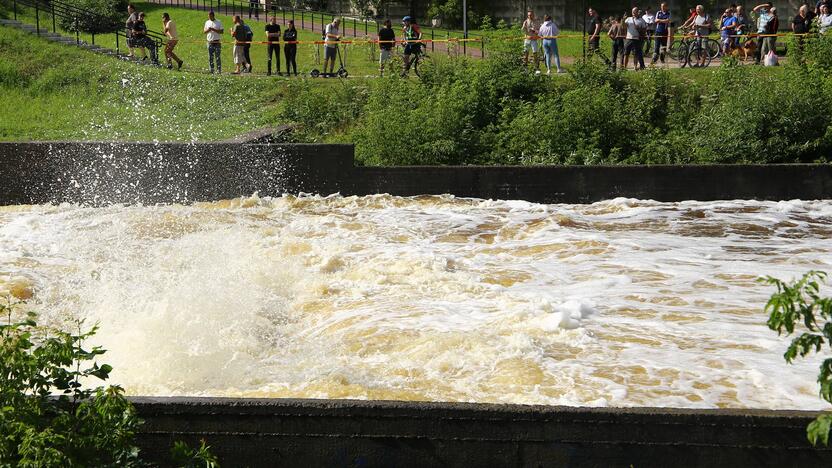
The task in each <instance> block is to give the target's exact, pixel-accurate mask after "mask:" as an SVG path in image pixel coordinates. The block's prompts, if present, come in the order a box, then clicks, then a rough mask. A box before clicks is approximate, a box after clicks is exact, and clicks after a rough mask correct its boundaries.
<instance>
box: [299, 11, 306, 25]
mask: <svg viewBox="0 0 832 468" xmlns="http://www.w3.org/2000/svg"><path fill="white" fill-rule="evenodd" d="M300 28H301V29H306V26H304V24H303V10H301V11H300Z"/></svg>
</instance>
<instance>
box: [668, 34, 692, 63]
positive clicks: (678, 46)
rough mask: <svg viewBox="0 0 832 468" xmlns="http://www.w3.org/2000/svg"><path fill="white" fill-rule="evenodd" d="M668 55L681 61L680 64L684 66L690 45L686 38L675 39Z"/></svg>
mask: <svg viewBox="0 0 832 468" xmlns="http://www.w3.org/2000/svg"><path fill="white" fill-rule="evenodd" d="M667 56H668V57H670V58H671V59H673V60H675V61H677V62H679V66H680V67H681V68H684V67H685V65H687V61H688V45H687V42H685V41H684V40H679V41H673V42H672V43H671V44H670V47H669V48H668V49H667Z"/></svg>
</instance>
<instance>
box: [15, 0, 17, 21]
mask: <svg viewBox="0 0 832 468" xmlns="http://www.w3.org/2000/svg"><path fill="white" fill-rule="evenodd" d="M14 20H15V21H17V0H14Z"/></svg>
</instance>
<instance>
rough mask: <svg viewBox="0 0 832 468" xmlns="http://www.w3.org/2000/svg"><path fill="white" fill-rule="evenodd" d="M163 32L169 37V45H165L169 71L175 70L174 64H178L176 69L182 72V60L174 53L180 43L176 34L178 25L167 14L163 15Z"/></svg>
mask: <svg viewBox="0 0 832 468" xmlns="http://www.w3.org/2000/svg"><path fill="white" fill-rule="evenodd" d="M162 31H163V32H164V33H165V36H167V37H168V43H167V44H165V60H167V62H168V70H170V69H172V68H173V62H176V63H177V64H178V66H177V67H176V69H177V70H181V69H182V60H180V59H179V57H177V56H176V54H174V53H173V49H174V47H176V43H177V42H179V36H178V35H177V34H176V23H174V22H173V20H172V19H170V15H169V14H167V13H162ZM172 61H173V62H172Z"/></svg>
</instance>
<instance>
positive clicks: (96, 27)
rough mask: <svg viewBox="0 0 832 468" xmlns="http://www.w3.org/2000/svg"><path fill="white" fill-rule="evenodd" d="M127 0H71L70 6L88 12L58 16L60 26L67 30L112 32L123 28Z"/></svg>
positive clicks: (97, 32) (125, 18)
mask: <svg viewBox="0 0 832 468" xmlns="http://www.w3.org/2000/svg"><path fill="white" fill-rule="evenodd" d="M127 3H128V1H127V0H73V2H72V6H74V7H76V8H78V9H80V10H82V11H84V12H91V13H93V15H90V14H80V15H78V16H77V17H75V16H74V15H73V16H64V17H59V21H60V24H61V27H62V28H64V29H65V30H67V31H73V32H74V31H83V32H88V33H96V34H99V33H105V32H113V31H115V30H116V29H119V28H124V22H125V21H126V20H127Z"/></svg>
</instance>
